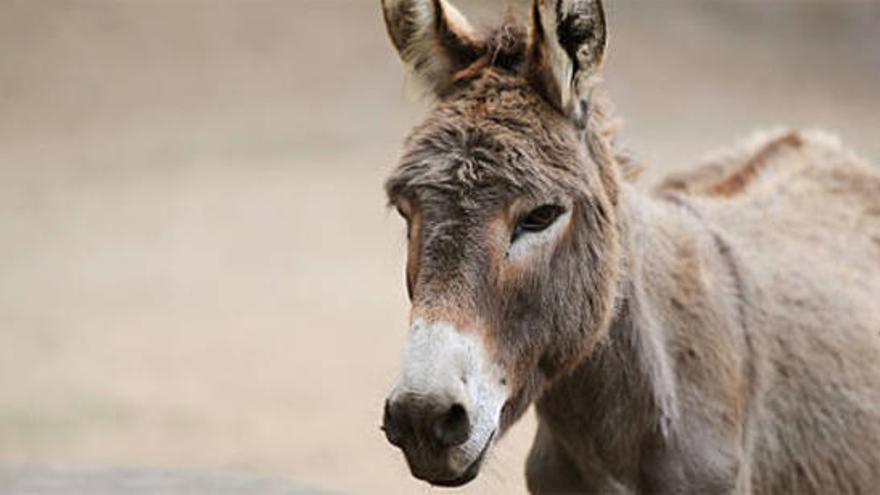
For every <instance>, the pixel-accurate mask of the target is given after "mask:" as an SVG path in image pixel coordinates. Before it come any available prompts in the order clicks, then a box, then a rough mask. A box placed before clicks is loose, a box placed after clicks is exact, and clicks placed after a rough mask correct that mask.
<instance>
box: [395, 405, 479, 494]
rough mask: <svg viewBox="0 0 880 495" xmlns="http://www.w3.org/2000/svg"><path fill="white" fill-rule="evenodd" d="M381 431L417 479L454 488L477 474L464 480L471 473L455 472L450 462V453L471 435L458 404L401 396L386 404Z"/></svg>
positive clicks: (467, 422) (465, 414) (463, 409)
mask: <svg viewBox="0 0 880 495" xmlns="http://www.w3.org/2000/svg"><path fill="white" fill-rule="evenodd" d="M382 429H383V430H384V431H385V436H386V437H387V438H388V441H389V442H390V443H391V444H393V445H395V446H397V447H399V448H400V449H401V450H403V453H404V455H405V456H406V460H407V464H408V465H409V468H410V471H412V474H413V476H415V477H416V478H419V479H422V480H425V481H428V482H429V483H432V484H434V485H442V486H454V485H457V484H461V483H463V482H467V481H470V479H473V475H476V472H474V473H473V475H471V476H467V478H468V479H467V480H464V479H462V478H463V475H465V474H468V475H470V474H471V473H462V472H457V471H456V470H455V469H454V468H453V466H451V465H450V463H449V453H450V451H451V450H453V449H455V448H456V447H460V446H461V445H464V444H465V443H466V442H467V441H468V439H469V438H470V436H471V422H470V419H469V415H468V412H467V409H466V408H465V406H464V405H463V404H461V403H458V402H455V401H449V400H440V399H436V398H434V399H430V398H425V397H419V396H415V395H404V396H403V397H401V398H399V399H397V400H395V401H391V400H389V401H387V402H386V403H385V412H384V414H383V419H382ZM477 468H478V467H477ZM459 480H461V481H459Z"/></svg>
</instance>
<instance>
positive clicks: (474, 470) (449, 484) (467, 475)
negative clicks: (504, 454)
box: [425, 431, 495, 488]
mask: <svg viewBox="0 0 880 495" xmlns="http://www.w3.org/2000/svg"><path fill="white" fill-rule="evenodd" d="M494 439H495V432H494V431H493V432H492V434H491V435H489V440H487V441H486V445H484V446H483V450H481V451H480V455H478V456H477V458H476V459H474V462H472V463H471V465H470V466H468V468H467V469H465V471H464V473H463V474H462V475H461V476H459V477H458V478H454V479H451V480H425V481H427V482H428V483H430V484H431V485H433V486H439V487H443V488H455V487H459V486H462V485H466V484H468V483H470V482H471V481H473V480H474V478H476V477H477V475H478V474H480V468H481V467H483V461H484V460H485V459H486V453H487V452H489V447H491V446H492V440H494Z"/></svg>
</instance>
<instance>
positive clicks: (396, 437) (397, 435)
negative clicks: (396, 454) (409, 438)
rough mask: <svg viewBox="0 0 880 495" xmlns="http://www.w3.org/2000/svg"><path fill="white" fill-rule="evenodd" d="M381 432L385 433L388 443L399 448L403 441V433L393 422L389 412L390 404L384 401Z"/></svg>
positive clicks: (395, 422)
mask: <svg viewBox="0 0 880 495" xmlns="http://www.w3.org/2000/svg"><path fill="white" fill-rule="evenodd" d="M382 431H384V432H385V438H387V439H388V443H390V444H391V445H394V446H395V447H400V444H401V442H402V441H403V433H402V432H401V431H400V425H399V424H398V422H397V421H396V420H395V418H394V416H393V415H392V411H391V404H389V402H388V401H385V411H384V412H383V413H382Z"/></svg>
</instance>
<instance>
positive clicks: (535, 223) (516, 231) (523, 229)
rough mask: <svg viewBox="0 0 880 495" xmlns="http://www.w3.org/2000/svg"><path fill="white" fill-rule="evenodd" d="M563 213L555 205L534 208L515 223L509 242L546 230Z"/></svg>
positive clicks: (559, 207)
mask: <svg viewBox="0 0 880 495" xmlns="http://www.w3.org/2000/svg"><path fill="white" fill-rule="evenodd" d="M563 213H565V208H564V207H562V206H560V205H555V204H546V205H541V206H539V207H537V208H535V209H534V210H532V211H530V212H529V213H527V214H526V215H525V216H523V217H522V218H520V219H519V220H518V221H517V222H516V225H515V226H514V228H513V234H512V235H511V239H510V242H513V241H515V240H517V239H518V238H519V237H520V236H522V235H523V234H527V233H534V232H541V231H543V230H545V229H547V227H549V226H551V225H553V223H554V222H555V221H556V219H557V218H559V217H560V216H561V215H562V214H563Z"/></svg>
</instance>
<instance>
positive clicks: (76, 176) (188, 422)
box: [0, 0, 880, 494]
mask: <svg viewBox="0 0 880 495" xmlns="http://www.w3.org/2000/svg"><path fill="white" fill-rule="evenodd" d="M607 3H609V6H608V9H609V22H610V30H611V49H610V54H609V58H608V64H607V78H606V79H607V83H608V89H609V91H610V93H611V95H612V96H613V97H614V99H615V101H616V103H617V107H618V110H619V114H620V116H622V117H623V118H624V119H625V121H626V128H625V133H624V135H623V136H624V139H625V140H626V141H627V142H628V143H629V144H630V145H631V147H632V148H633V149H634V150H635V152H636V154H637V155H638V156H639V157H640V158H642V159H643V160H645V161H647V162H648V163H649V164H650V165H651V168H650V169H649V171H648V173H647V174H646V175H645V176H644V177H643V179H642V181H641V182H642V183H643V184H645V185H646V186H648V185H650V184H651V183H652V182H654V181H656V180H657V179H658V178H659V177H660V176H661V175H662V173H664V172H666V171H670V170H673V169H680V168H682V167H686V166H688V165H689V164H692V163H695V162H696V161H698V160H699V158H700V157H701V156H703V155H705V154H706V153H708V152H711V151H712V150H716V149H718V148H719V147H726V146H730V145H731V144H734V143H735V142H736V141H737V140H738V139H741V138H743V137H746V136H748V135H749V133H750V132H751V131H753V130H755V129H762V128H763V129H766V128H770V127H774V126H777V125H788V126H801V127H821V128H825V129H829V130H831V131H833V132H835V133H838V134H839V135H840V136H842V137H843V139H844V141H845V142H846V143H848V144H849V145H850V146H852V147H853V148H855V149H856V150H858V151H859V152H860V153H861V154H862V155H864V156H866V157H867V158H868V159H870V160H871V161H874V162H880V135H878V132H880V131H878V130H880V4H878V3H877V2H873V1H867V0H866V1H845V0H835V1H830V0H828V1H822V0H816V1H810V0H798V1H795V0H791V1H759V0H752V1H742V0H692V1H687V0H664V1H661V0H656V1H651V0H641V1H636V0H627V1H617V0H612V1H611V2H607ZM458 4H459V5H461V6H462V7H463V10H464V11H465V12H466V13H468V14H469V15H471V16H473V17H474V18H476V19H479V20H480V21H479V22H488V23H491V22H492V21H493V19H497V18H499V17H500V13H501V11H502V9H503V2H502V1H500V0H499V1H481V2H475V1H471V2H465V1H459V2H458ZM406 87H407V85H406V84H405V78H404V75H403V72H402V69H401V66H400V64H399V62H398V60H397V54H396V53H395V52H394V50H393V49H392V48H391V45H390V43H389V42H388V40H387V38H386V34H385V29H384V25H383V23H382V20H381V13H380V8H379V1H378V0H364V1H355V0H351V1H344V0H313V1H292V0H291V1H281V0H210V1H209V0H204V1H195V0H179V1H174V2H171V1H151V0H103V1H99V0H89V1H85V0H65V1H62V0H2V1H0V463H4V462H5V463H23V462H24V463H29V462H39V463H43V462H48V463H66V464H78V465H79V464H81V465H100V464H113V465H146V466H161V467H175V468H184V469H198V470H220V471H231V472H239V473H253V474H259V475H269V476H273V477H280V478H286V479H293V480H297V481H300V482H303V483H307V484H309V485H312V486H318V487H324V488H326V489H330V490H335V491H338V492H341V493H353V494H355V493H357V494H397V493H401V494H403V493H426V492H431V491H432V489H431V488H430V487H428V486H426V485H423V484H422V483H420V482H417V481H414V480H412V479H411V478H410V476H409V473H408V470H407V468H406V466H405V463H404V461H403V457H402V456H401V455H400V454H399V453H398V451H396V450H395V449H393V448H392V447H391V446H389V445H388V444H387V443H386V442H385V440H384V437H383V435H382V434H381V432H380V431H379V422H380V413H381V407H382V402H383V400H384V397H385V394H386V392H387V391H388V388H389V386H390V384H391V382H392V380H393V379H394V376H395V374H396V371H397V366H398V364H399V362H400V354H401V350H402V345H403V341H404V337H405V334H406V323H407V310H408V308H407V301H406V295H405V289H404V285H403V264H404V255H405V245H404V226H403V225H402V223H401V222H400V221H399V220H398V219H397V218H396V215H393V214H391V213H389V212H388V211H386V209H385V198H384V196H383V192H382V182H383V180H384V178H385V176H386V175H387V173H388V172H389V171H390V170H391V169H392V167H393V166H394V164H395V162H396V160H397V156H398V152H399V150H400V144H401V142H402V140H403V138H404V135H405V133H406V132H407V130H408V129H409V128H410V127H411V126H412V125H413V124H415V123H416V122H418V121H419V119H420V118H421V116H423V115H424V113H425V111H426V108H427V106H426V104H425V103H423V102H419V101H418V100H417V99H414V98H413V97H412V96H411V92H409V91H407V89H406ZM533 427H534V421H533V419H532V418H530V417H529V418H526V419H525V420H524V421H523V422H522V423H521V424H519V425H518V426H517V427H516V428H514V430H513V431H512V432H511V433H510V434H509V436H508V437H507V438H505V439H504V440H503V441H502V442H501V444H500V446H499V448H498V449H497V450H496V452H495V453H494V454H493V459H492V460H491V462H490V463H489V465H488V466H487V468H486V469H485V471H484V473H483V474H482V476H481V478H480V479H479V480H477V481H476V482H475V483H474V484H472V485H470V486H468V487H466V488H465V489H463V490H461V492H462V493H474V494H476V493H505V494H508V493H512V494H516V493H522V492H523V491H524V482H523V459H524V456H525V452H526V451H527V449H528V446H529V444H530V441H531V435H532V432H533Z"/></svg>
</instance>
